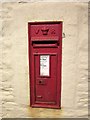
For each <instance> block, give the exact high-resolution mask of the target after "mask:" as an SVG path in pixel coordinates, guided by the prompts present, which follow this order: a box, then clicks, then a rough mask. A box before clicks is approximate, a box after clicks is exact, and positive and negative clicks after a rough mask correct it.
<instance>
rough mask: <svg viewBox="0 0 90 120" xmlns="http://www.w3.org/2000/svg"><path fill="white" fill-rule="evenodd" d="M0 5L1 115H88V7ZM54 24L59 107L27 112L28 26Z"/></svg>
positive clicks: (28, 107) (19, 3)
mask: <svg viewBox="0 0 90 120" xmlns="http://www.w3.org/2000/svg"><path fill="white" fill-rule="evenodd" d="M0 7H1V13H2V14H1V19H0V22H1V23H2V24H1V25H2V29H1V31H2V43H1V44H2V67H1V68H0V69H2V87H1V89H2V96H3V97H2V117H43V118H44V117H48V118H53V117H54V118H60V117H88V3H78V2H77V3H59V2H38V3H37V2H31V3H28V2H26V3H24V2H7V3H2V4H0ZM58 20H59V21H60V20H62V21H63V32H64V33H65V38H63V40H62V42H63V47H62V96H61V103H62V109H61V110H60V109H47V108H31V107H30V106H29V104H30V102H29V101H30V99H29V98H30V93H29V64H28V22H29V21H58ZM0 114H1V113H0Z"/></svg>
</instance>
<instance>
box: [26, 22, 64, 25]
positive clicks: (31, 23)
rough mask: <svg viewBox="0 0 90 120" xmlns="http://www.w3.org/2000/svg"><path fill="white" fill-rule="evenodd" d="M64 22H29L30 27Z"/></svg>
mask: <svg viewBox="0 0 90 120" xmlns="http://www.w3.org/2000/svg"><path fill="white" fill-rule="evenodd" d="M62 22H63V21H34V22H30V21H29V22H28V24H30V25H37V24H60V23H62Z"/></svg>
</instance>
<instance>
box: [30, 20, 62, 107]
mask: <svg viewBox="0 0 90 120" xmlns="http://www.w3.org/2000/svg"><path fill="white" fill-rule="evenodd" d="M28 35H29V71H30V73H29V75H30V104H31V107H47V108H60V107H61V63H62V22H31V23H28Z"/></svg>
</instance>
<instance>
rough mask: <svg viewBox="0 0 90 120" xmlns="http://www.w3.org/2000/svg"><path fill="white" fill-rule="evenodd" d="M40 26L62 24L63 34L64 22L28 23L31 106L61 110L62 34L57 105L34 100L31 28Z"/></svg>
mask: <svg viewBox="0 0 90 120" xmlns="http://www.w3.org/2000/svg"><path fill="white" fill-rule="evenodd" d="M38 24H39V25H40V24H41V25H42V24H60V25H61V33H62V21H53V22H52V21H47V22H44V21H43V22H28V53H29V54H28V56H29V79H30V106H31V107H42V108H43V107H44V108H59V109H60V108H61V75H62V69H61V68H62V34H61V33H60V37H59V39H60V53H59V55H60V74H59V77H60V80H59V81H58V84H57V104H56V105H50V104H46V103H44V102H43V103H40V104H37V103H34V102H35V100H34V99H33V98H35V96H34V89H35V88H34V87H35V86H34V84H35V83H34V81H32V74H31V71H34V68H31V64H32V60H31V52H32V51H31V35H30V33H31V29H30V27H31V25H38ZM42 39H43V38H42ZM45 39H46V38H45ZM51 39H52V38H51ZM56 39H57V38H56ZM34 47H35V46H34ZM36 47H37V46H36ZM39 47H40V46H39ZM41 47H42V46H41ZM44 47H45V46H44ZM46 47H47V46H46ZM54 47H55V46H54ZM38 54H40V55H41V54H42V53H38ZM44 54H45V55H46V54H47V53H44ZM50 54H52V53H50ZM50 69H51V68H50ZM49 73H50V72H49ZM42 77H44V76H42ZM49 77H50V76H49Z"/></svg>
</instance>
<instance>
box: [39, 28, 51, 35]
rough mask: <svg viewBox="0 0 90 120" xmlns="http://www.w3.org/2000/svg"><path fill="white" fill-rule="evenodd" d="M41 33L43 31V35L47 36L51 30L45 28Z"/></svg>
mask: <svg viewBox="0 0 90 120" xmlns="http://www.w3.org/2000/svg"><path fill="white" fill-rule="evenodd" d="M41 31H42V34H43V35H47V34H48V31H49V28H45V27H44V28H42V29H41Z"/></svg>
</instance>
